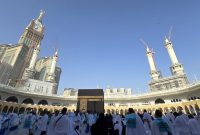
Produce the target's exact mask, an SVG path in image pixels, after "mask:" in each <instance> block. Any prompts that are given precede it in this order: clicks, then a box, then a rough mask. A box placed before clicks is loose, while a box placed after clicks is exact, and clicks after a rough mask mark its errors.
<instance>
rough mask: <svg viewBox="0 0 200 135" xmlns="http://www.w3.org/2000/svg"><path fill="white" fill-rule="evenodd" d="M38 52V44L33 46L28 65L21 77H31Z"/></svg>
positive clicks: (32, 76)
mask: <svg viewBox="0 0 200 135" xmlns="http://www.w3.org/2000/svg"><path fill="white" fill-rule="evenodd" d="M39 52H40V44H38V46H37V47H35V49H34V51H33V55H32V58H31V61H30V64H29V66H28V67H27V68H26V69H25V71H24V74H23V76H22V79H33V78H34V74H35V63H36V61H37V58H38V55H39Z"/></svg>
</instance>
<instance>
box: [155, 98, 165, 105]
mask: <svg viewBox="0 0 200 135" xmlns="http://www.w3.org/2000/svg"><path fill="white" fill-rule="evenodd" d="M164 103H165V101H164V100H163V99H162V98H157V99H156V100H155V104H164Z"/></svg>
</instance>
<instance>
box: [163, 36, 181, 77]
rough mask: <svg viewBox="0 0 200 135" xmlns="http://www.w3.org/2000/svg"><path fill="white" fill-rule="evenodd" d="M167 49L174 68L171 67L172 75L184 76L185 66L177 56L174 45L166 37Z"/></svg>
mask: <svg viewBox="0 0 200 135" xmlns="http://www.w3.org/2000/svg"><path fill="white" fill-rule="evenodd" d="M165 47H166V49H167V51H168V54H169V57H170V60H171V63H172V66H171V67H170V69H171V72H172V75H179V74H184V69H183V65H182V64H181V63H179V61H178V59H177V57H176V54H175V52H174V49H173V45H172V43H171V41H170V40H169V38H167V37H165Z"/></svg>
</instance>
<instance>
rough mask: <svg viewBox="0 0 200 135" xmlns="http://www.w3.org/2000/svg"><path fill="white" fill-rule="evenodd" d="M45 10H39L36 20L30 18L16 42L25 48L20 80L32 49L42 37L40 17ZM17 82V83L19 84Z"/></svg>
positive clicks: (42, 29)
mask: <svg viewBox="0 0 200 135" xmlns="http://www.w3.org/2000/svg"><path fill="white" fill-rule="evenodd" d="M44 14H45V12H44V11H43V10H41V11H40V14H39V16H38V18H37V19H36V20H34V19H33V20H32V21H31V22H30V23H29V25H28V26H27V27H26V28H25V30H24V32H23V34H22V35H21V37H20V39H19V42H18V44H19V45H22V46H24V47H26V48H27V51H26V52H24V53H25V54H26V57H25V59H24V64H23V66H22V68H21V71H20V74H19V76H18V79H19V80H21V78H22V75H23V73H24V71H25V68H27V67H28V66H29V64H30V61H31V58H32V57H33V53H34V49H35V48H37V46H38V45H40V44H41V41H42V39H43V37H44V29H45V27H44V25H43V24H42V19H43V16H44ZM19 83H20V81H19ZM19 83H18V84H17V85H19Z"/></svg>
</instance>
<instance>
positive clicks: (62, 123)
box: [53, 108, 73, 135]
mask: <svg viewBox="0 0 200 135" xmlns="http://www.w3.org/2000/svg"><path fill="white" fill-rule="evenodd" d="M66 112H67V108H63V109H62V114H61V115H58V116H57V118H55V121H54V123H53V124H54V135H71V132H70V128H73V127H71V126H70V125H71V124H70V120H69V119H68V117H67V115H66Z"/></svg>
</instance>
